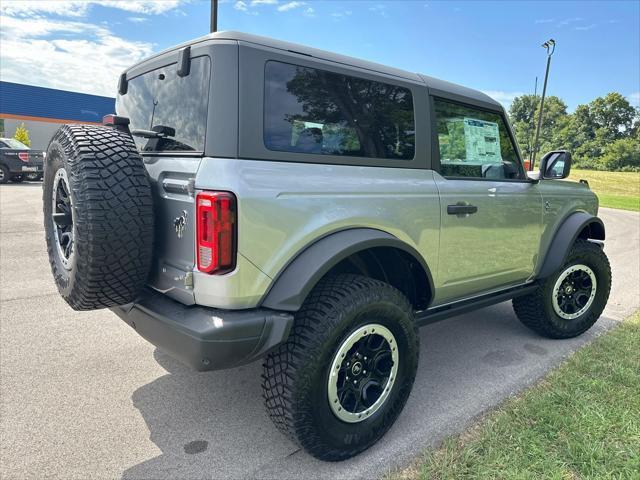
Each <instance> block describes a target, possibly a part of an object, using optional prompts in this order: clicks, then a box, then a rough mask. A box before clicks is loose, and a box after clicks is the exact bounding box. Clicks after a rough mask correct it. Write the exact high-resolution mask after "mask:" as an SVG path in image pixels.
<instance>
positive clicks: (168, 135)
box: [116, 56, 211, 152]
mask: <svg viewBox="0 0 640 480" xmlns="http://www.w3.org/2000/svg"><path fill="white" fill-rule="evenodd" d="M210 71H211V66H210V61H209V57H206V56H205V57H197V58H192V59H191V70H190V73H189V75H187V76H186V77H179V76H178V74H177V64H175V63H174V64H172V65H168V66H166V67H162V68H158V69H157V70H153V71H151V72H148V73H145V74H143V75H140V76H138V77H135V78H133V79H131V80H129V85H128V91H127V93H126V94H124V95H118V99H117V102H116V111H117V112H118V115H123V116H125V117H129V119H130V120H131V125H130V128H131V131H132V133H134V137H133V138H134V139H135V141H136V144H137V145H138V149H140V150H142V151H146V152H162V151H198V152H201V151H203V150H204V137H205V131H206V128H207V104H208V100H209V75H210ZM154 132H155V133H154Z"/></svg>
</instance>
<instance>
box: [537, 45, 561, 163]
mask: <svg viewBox="0 0 640 480" xmlns="http://www.w3.org/2000/svg"><path fill="white" fill-rule="evenodd" d="M542 47H544V48H546V49H547V71H546V72H545V74H544V86H543V87H542V98H541V99H540V115H539V116H538V127H537V128H536V139H535V141H534V142H533V154H532V155H531V170H533V167H534V165H535V163H536V152H537V151H538V140H539V139H540V127H541V126H542V115H543V114H544V97H545V95H546V93H547V80H548V78H549V67H550V66H551V55H553V52H555V50H556V41H555V40H554V39H553V38H552V39H550V40H547V41H546V42H544V43H543V44H542Z"/></svg>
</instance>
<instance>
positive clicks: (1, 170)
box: [0, 165, 11, 183]
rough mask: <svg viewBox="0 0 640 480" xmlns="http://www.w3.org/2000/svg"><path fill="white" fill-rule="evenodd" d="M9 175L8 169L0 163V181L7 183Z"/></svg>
mask: <svg viewBox="0 0 640 480" xmlns="http://www.w3.org/2000/svg"><path fill="white" fill-rule="evenodd" d="M10 177H11V174H10V173H9V169H8V168H7V167H5V166H4V165H0V183H7V182H8V181H9V178H10Z"/></svg>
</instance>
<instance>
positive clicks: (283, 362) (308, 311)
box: [262, 275, 419, 461]
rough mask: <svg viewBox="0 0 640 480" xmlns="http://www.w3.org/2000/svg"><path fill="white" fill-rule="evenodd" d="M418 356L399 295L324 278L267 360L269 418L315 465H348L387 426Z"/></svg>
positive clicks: (352, 280) (381, 286)
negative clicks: (323, 462)
mask: <svg viewBox="0 0 640 480" xmlns="http://www.w3.org/2000/svg"><path fill="white" fill-rule="evenodd" d="M418 355H419V338H418V335H417V330H416V325H415V322H414V319H413V310H412V307H411V305H410V304H409V302H408V301H407V299H406V298H405V297H404V296H403V295H402V294H401V293H400V292H399V291H398V290H396V289H395V288H393V287H392V286H390V285H388V284H386V283H383V282H380V281H377V280H373V279H370V278H366V277H362V276H358V275H339V276H334V277H329V278H326V279H324V280H322V281H321V282H320V284H319V285H318V286H317V287H316V288H315V289H314V290H313V292H312V293H311V294H310V295H309V298H308V299H307V300H306V301H305V303H304V305H303V307H302V309H301V310H300V311H299V312H298V314H297V315H296V320H295V324H294V326H293V330H292V333H291V335H290V337H289V339H288V340H287V342H285V343H284V344H282V345H280V347H278V348H277V349H276V350H275V351H273V352H272V353H271V354H269V356H268V357H267V358H266V361H265V364H264V375H263V384H262V387H263V392H264V398H265V403H266V407H267V412H268V413H269V416H270V417H271V419H272V420H273V421H274V423H275V425H276V426H277V427H278V429H280V430H281V431H282V432H283V433H285V434H286V435H288V436H289V437H290V438H292V439H293V440H294V441H295V442H297V443H298V444H299V445H301V446H302V447H303V448H304V449H305V450H307V451H308V452H309V453H310V454H311V455H313V456H315V457H316V458H319V459H321V460H329V461H337V460H344V459H347V458H349V457H352V456H354V455H356V454H358V453H360V452H362V451H363V450H365V449H366V448H368V447H370V446H371V445H373V444H374V443H375V442H376V441H378V440H379V439H380V438H381V437H382V436H383V435H384V433H385V432H386V431H387V430H388V429H389V428H390V427H391V425H393V423H394V422H395V420H396V418H397V417H398V415H399V414H400V412H401V411H402V409H403V407H404V405H405V403H406V401H407V398H408V397H409V393H410V392H411V388H412V386H413V381H414V379H415V375H416V370H417V367H418Z"/></svg>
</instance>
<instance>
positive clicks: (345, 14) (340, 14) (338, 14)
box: [331, 10, 353, 19]
mask: <svg viewBox="0 0 640 480" xmlns="http://www.w3.org/2000/svg"><path fill="white" fill-rule="evenodd" d="M352 13H353V12H352V11H351V10H346V11H344V12H334V13H332V14H331V16H332V17H333V18H335V19H343V18H345V17H348V16H349V15H351V14H352Z"/></svg>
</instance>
